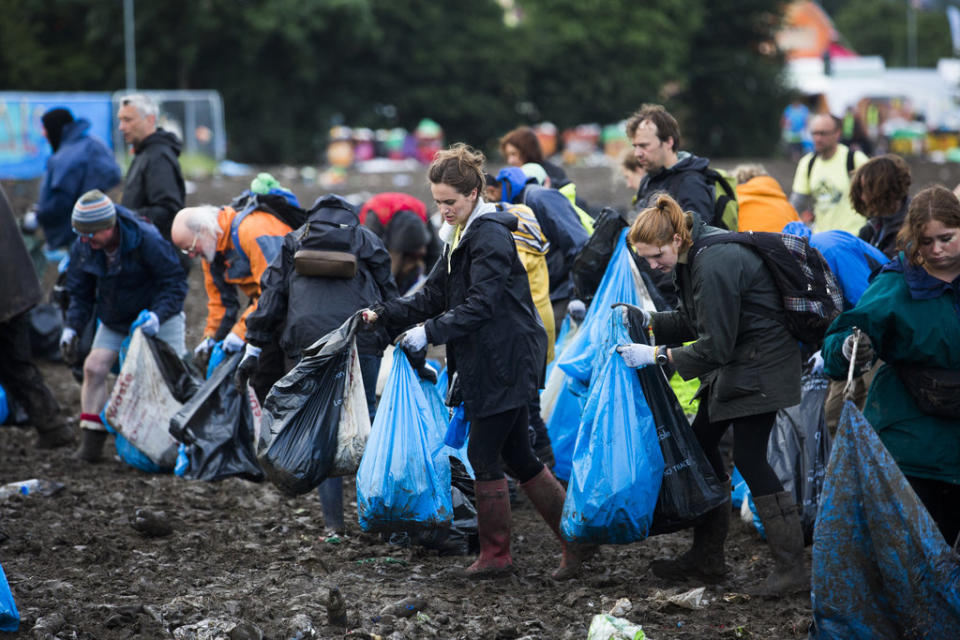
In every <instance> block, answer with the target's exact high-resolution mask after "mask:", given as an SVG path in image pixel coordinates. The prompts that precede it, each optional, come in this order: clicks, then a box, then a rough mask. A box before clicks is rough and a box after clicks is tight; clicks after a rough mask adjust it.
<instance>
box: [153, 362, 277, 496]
mask: <svg viewBox="0 0 960 640" xmlns="http://www.w3.org/2000/svg"><path fill="white" fill-rule="evenodd" d="M242 358H243V352H242V351H240V352H237V353H235V354H233V355H231V356H229V357H228V358H226V359H225V360H224V361H223V362H221V363H220V365H219V366H218V367H217V368H216V370H214V372H213V375H211V376H210V378H209V379H207V381H206V382H204V383H203V385H202V386H201V387H200V389H199V390H198V391H197V392H196V393H195V394H194V395H193V397H192V398H191V399H190V401H189V402H187V403H186V404H185V405H183V408H182V409H180V411H178V412H177V413H176V414H174V416H173V417H172V418H171V419H170V435H172V436H173V437H174V438H176V439H177V440H179V441H180V442H182V443H184V444H185V445H186V454H187V461H188V466H187V470H186V471H185V472H184V474H183V477H184V478H187V479H188V480H209V481H213V480H220V479H222V478H227V477H230V476H237V477H240V478H244V479H246V480H252V481H255V482H259V481H261V480H263V471H262V470H261V469H260V465H259V464H257V457H256V454H255V453H254V446H255V444H256V440H255V437H256V435H255V434H256V425H255V420H256V419H257V417H258V416H256V415H255V413H259V411H260V408H259V406H258V405H257V404H256V397H255V396H253V395H252V390H251V389H250V388H249V387H248V388H247V393H241V391H240V390H239V389H237V387H236V385H234V383H233V376H234V374H235V373H236V370H237V366H238V365H239V364H240V360H241V359H242Z"/></svg>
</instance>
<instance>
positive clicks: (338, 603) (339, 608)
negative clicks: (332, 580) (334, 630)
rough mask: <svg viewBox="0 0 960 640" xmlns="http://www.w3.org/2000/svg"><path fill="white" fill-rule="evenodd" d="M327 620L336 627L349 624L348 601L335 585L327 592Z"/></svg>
mask: <svg viewBox="0 0 960 640" xmlns="http://www.w3.org/2000/svg"><path fill="white" fill-rule="evenodd" d="M327 620H329V622H330V624H331V625H333V626H335V627H345V626H347V603H346V601H345V600H344V599H343V594H342V593H340V588H339V587H333V588H331V589H330V591H329V592H328V593H327Z"/></svg>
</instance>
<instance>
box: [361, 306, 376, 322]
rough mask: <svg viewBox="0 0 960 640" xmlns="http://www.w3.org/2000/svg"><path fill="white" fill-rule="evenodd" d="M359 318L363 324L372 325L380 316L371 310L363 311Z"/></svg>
mask: <svg viewBox="0 0 960 640" xmlns="http://www.w3.org/2000/svg"><path fill="white" fill-rule="evenodd" d="M360 317H361V318H363V321H364V323H366V324H374V323H375V322H376V321H377V320H378V319H379V317H380V316H378V315H377V312H376V311H374V310H373V309H364V310H363V311H361V312H360Z"/></svg>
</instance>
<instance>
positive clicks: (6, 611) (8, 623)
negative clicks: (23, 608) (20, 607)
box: [0, 566, 20, 631]
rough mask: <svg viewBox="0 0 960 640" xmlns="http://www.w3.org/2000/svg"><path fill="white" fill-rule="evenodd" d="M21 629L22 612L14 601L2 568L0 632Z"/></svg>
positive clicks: (0, 571)
mask: <svg viewBox="0 0 960 640" xmlns="http://www.w3.org/2000/svg"><path fill="white" fill-rule="evenodd" d="M19 627H20V612H19V611H17V605H16V603H15V602H14V601H13V593H11V592H10V585H9V584H7V576H6V574H5V573H4V572H3V566H0V631H16V630H17V629H18V628H19Z"/></svg>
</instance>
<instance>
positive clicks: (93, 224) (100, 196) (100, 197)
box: [70, 189, 117, 233]
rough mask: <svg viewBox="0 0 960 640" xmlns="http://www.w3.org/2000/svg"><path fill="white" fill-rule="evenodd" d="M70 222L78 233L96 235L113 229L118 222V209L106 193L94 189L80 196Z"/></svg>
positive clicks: (74, 206)
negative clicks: (98, 232)
mask: <svg viewBox="0 0 960 640" xmlns="http://www.w3.org/2000/svg"><path fill="white" fill-rule="evenodd" d="M70 220H71V222H72V223H73V230H74V231H76V232H77V233H96V232H97V231H103V230H104V229H110V228H112V227H113V225H114V224H115V223H116V221H117V209H116V207H114V206H113V201H111V200H110V198H108V197H107V196H106V194H105V193H103V192H102V191H100V190H99V189H94V190H93V191H87V192H86V193H85V194H83V195H82V196H80V199H79V200H77V204H75V205H73V215H72V216H71V217H70Z"/></svg>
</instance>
